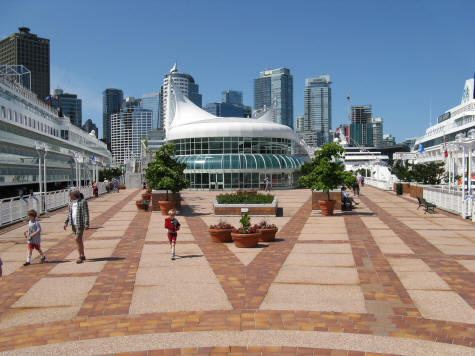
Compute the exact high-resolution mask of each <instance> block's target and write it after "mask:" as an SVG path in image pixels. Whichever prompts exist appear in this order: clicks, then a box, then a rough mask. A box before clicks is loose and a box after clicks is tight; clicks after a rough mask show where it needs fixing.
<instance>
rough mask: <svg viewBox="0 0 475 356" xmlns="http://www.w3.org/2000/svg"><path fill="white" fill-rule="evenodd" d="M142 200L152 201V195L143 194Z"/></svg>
mask: <svg viewBox="0 0 475 356" xmlns="http://www.w3.org/2000/svg"><path fill="white" fill-rule="evenodd" d="M142 199H143V200H150V199H152V194H150V193H142Z"/></svg>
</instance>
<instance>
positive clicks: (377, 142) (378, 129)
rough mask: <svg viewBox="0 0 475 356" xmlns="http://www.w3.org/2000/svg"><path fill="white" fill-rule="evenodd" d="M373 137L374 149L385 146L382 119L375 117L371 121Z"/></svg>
mask: <svg viewBox="0 0 475 356" xmlns="http://www.w3.org/2000/svg"><path fill="white" fill-rule="evenodd" d="M369 122H370V124H369V126H370V127H371V135H372V139H373V146H374V147H381V146H382V145H383V119H382V118H381V117H373V118H371V119H370V121H369Z"/></svg>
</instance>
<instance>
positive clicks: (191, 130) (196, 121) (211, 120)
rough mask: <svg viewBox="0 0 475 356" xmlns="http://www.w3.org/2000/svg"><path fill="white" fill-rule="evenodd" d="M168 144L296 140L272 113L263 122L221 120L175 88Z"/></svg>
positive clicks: (244, 119) (290, 130)
mask: <svg viewBox="0 0 475 356" xmlns="http://www.w3.org/2000/svg"><path fill="white" fill-rule="evenodd" d="M169 98H171V99H172V100H168V105H171V106H172V107H170V108H168V111H167V112H169V113H170V116H169V122H168V123H166V127H167V140H177V139H183V138H194V137H274V138H286V139H289V140H295V134H294V132H293V131H292V129H291V128H290V127H288V126H285V125H281V124H277V123H275V122H273V121H272V111H271V110H269V111H266V112H265V113H264V114H263V115H262V116H260V117H259V118H242V117H218V116H215V115H213V114H210V113H209V112H207V111H205V110H203V109H202V108H200V107H198V106H197V105H195V104H194V103H193V102H192V101H191V100H190V99H188V98H187V97H185V96H184V95H183V94H182V93H181V91H180V90H179V89H178V88H177V87H176V86H174V85H173V83H172V85H171V92H170V95H169Z"/></svg>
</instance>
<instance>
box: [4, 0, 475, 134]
mask: <svg viewBox="0 0 475 356" xmlns="http://www.w3.org/2000/svg"><path fill="white" fill-rule="evenodd" d="M425 3H426V5H427V4H430V7H427V6H424V2H421V3H419V4H412V3H411V2H409V1H405V2H399V3H398V4H397V5H395V4H385V5H382V4H379V3H377V2H376V1H365V2H361V3H359V4H358V5H355V4H351V3H350V2H347V1H343V2H341V3H340V4H329V3H326V2H318V3H317V4H313V3H310V2H303V3H300V4H293V5H289V4H287V3H285V2H281V3H276V2H267V1H264V2H262V3H259V4H253V5H252V6H251V3H250V2H247V1H244V2H242V3H240V4H237V5H236V4H235V5H233V7H231V5H229V4H221V3H219V2H216V1H209V2H205V3H200V4H189V3H185V2H181V1H178V2H173V3H171V2H170V3H167V2H162V3H160V4H156V3H152V2H144V3H143V4H142V8H143V9H147V11H145V12H144V13H143V16H145V19H142V20H140V23H139V21H138V20H133V21H132V22H131V25H130V26H125V27H124V28H119V27H114V26H113V23H114V22H115V21H116V20H117V19H121V18H125V16H126V15H127V13H128V11H129V10H130V9H128V8H127V5H126V6H123V7H121V8H120V9H117V8H111V7H110V6H111V4H112V2H108V1H106V2H104V3H101V4H100V5H98V6H97V8H95V10H96V11H95V13H94V14H92V15H91V16H90V17H89V18H88V26H85V24H84V22H83V21H84V16H85V14H86V13H87V11H88V9H89V8H90V6H91V5H92V2H90V1H85V2H84V3H82V4H75V5H74V6H73V5H68V4H62V3H59V2H58V3H56V2H55V4H56V5H55V6H52V7H49V8H50V9H51V8H55V12H54V13H53V12H51V11H48V8H47V7H46V8H45V7H44V6H41V4H36V3H35V2H33V1H26V2H25V6H26V9H27V10H25V11H23V12H22V13H18V14H17V16H9V17H8V18H7V19H5V21H2V24H1V25H0V37H2V38H3V37H5V36H8V35H10V34H11V33H14V32H16V31H17V27H19V26H28V27H30V28H31V30H32V32H33V33H37V34H38V35H39V36H41V37H45V38H49V39H50V40H51V43H50V47H51V89H54V88H56V87H58V86H59V87H61V88H63V89H64V90H65V91H67V92H72V93H75V94H78V96H79V97H80V98H82V100H83V121H85V120H87V119H89V118H92V119H93V121H94V122H95V123H96V124H97V125H98V126H99V131H100V133H101V136H102V133H103V130H102V91H103V90H104V89H106V88H110V87H115V88H120V89H122V90H123V92H124V96H135V97H140V96H141V95H143V94H146V93H150V92H156V91H159V89H160V85H161V83H162V78H163V75H164V74H166V73H167V72H168V71H169V68H170V67H171V66H172V65H173V63H174V62H175V61H177V62H178V65H179V67H180V68H181V70H182V71H183V72H186V73H189V74H191V75H192V76H193V77H194V78H195V80H196V82H197V83H198V84H199V85H200V93H201V94H202V95H203V105H204V104H206V103H208V102H216V101H219V98H220V94H221V92H222V91H223V90H226V89H235V90H240V91H242V92H243V94H244V104H245V105H250V106H252V105H253V95H254V93H253V79H254V78H256V77H257V76H258V73H259V72H260V71H263V70H266V69H273V68H278V67H286V68H289V69H290V71H291V73H292V75H293V77H294V91H293V94H294V115H293V116H294V119H295V117H296V116H298V115H302V114H303V113H304V100H303V96H304V84H305V79H306V78H311V77H317V76H320V75H324V74H328V75H330V76H331V78H332V82H333V84H332V91H333V92H332V106H333V110H332V118H333V120H332V126H333V127H334V128H335V127H338V126H339V124H341V123H347V101H346V96H347V94H348V91H350V92H351V103H352V105H365V104H371V105H372V106H373V111H374V115H376V116H382V117H384V120H385V133H391V134H392V135H394V136H396V137H397V141H402V140H403V139H404V138H406V137H410V136H418V135H422V134H423V133H424V131H425V129H426V128H427V127H428V126H429V122H430V118H429V116H430V112H432V124H434V123H435V122H436V118H437V116H438V115H440V114H442V113H443V112H444V111H445V110H447V109H448V108H450V107H453V106H455V105H457V104H458V103H459V100H460V97H461V93H460V82H462V81H464V80H465V79H466V78H468V77H471V76H472V74H473V70H474V69H475V68H474V66H473V56H474V49H473V48H472V47H470V46H467V42H466V41H468V40H467V39H465V37H464V35H463V34H468V33H469V32H468V31H469V30H470V23H471V22H470V15H469V13H472V12H473V11H470V9H475V6H474V4H472V3H471V2H468V1H455V2H452V3H451V4H447V3H445V2H438V1H433V2H430V3H429V2H425ZM279 5H281V6H279ZM284 5H285V6H284ZM4 8H5V9H6V13H13V12H14V11H16V9H15V7H14V2H13V1H10V0H7V1H6V2H5V4H4ZM72 8H73V9H74V10H75V11H76V12H77V14H78V16H77V18H74V19H71V18H70V17H69V18H67V19H65V18H64V17H63V16H58V14H61V13H66V12H67V11H69V10H71V9H72ZM230 8H232V10H233V12H231V13H230V14H228V12H229V11H228V10H229V9H230ZM50 9H49V10H50ZM210 10H213V11H214V12H216V13H217V14H220V16H217V18H216V19H213V21H212V24H210V23H207V22H209V20H210V18H211V17H210V15H209V14H207V11H210ZM264 10H265V11H266V12H265V13H266V16H263V14H264ZM106 11H110V15H111V18H115V20H114V21H112V20H111V18H109V17H108V16H105V14H106ZM170 12H171V13H173V14H175V15H177V14H181V15H182V20H183V21H184V22H185V23H186V25H184V26H178V27H174V26H173V19H172V18H171V17H170V18H169V17H167V16H163V15H162V14H164V13H170ZM15 13H16V12H15ZM317 14H327V16H323V15H322V16H316V15H317ZM362 14H364V15H365V16H366V18H367V19H368V22H367V25H364V26H361V24H360V23H359V22H358V21H357V19H358V17H359V16H358V15H362ZM450 14H457V16H458V17H457V19H456V20H455V19H454V20H452V17H451V16H450ZM81 15H84V16H81ZM154 17H155V18H156V21H155V22H153V21H147V20H151V19H152V18H154ZM172 17H173V16H172ZM213 18H214V17H213ZM283 18H288V20H289V24H288V26H281V27H279V26H277V25H276V24H277V23H278V22H279V20H280V19H283ZM310 19H312V21H313V22H312V21H311V23H308V20H310ZM258 20H259V21H261V24H262V25H263V26H258V27H257V30H253V31H257V33H253V31H250V30H249V28H248V27H249V26H250V25H251V24H253V23H254V22H255V21H258ZM273 21H275V23H274V22H273ZM119 22H120V21H119ZM317 24H318V26H317ZM134 25H135V26H134ZM224 25H226V27H225V28H226V31H222V32H224V33H218V32H220V31H217V30H216V28H217V27H219V26H224ZM264 25H265V26H264ZM312 25H314V26H312ZM269 26H270V27H269ZM160 28H166V29H168V30H167V31H165V32H166V33H164V32H163V31H160ZM58 29H61V30H58ZM191 29H193V31H191ZM316 34H319V35H320V36H321V38H320V39H321V41H320V42H319V43H318V44H316V43H314V42H315V41H312V38H313V36H315V35H316ZM461 34H462V35H461ZM252 35H254V36H252ZM467 36H468V35H467ZM222 37H226V38H227V39H228V42H229V43H227V42H224V43H223V42H222V41H221V42H220V41H209V40H210V39H214V40H216V39H220V38H222ZM262 39H265V43H266V46H263V45H262ZM124 41H125V42H129V41H135V44H134V45H135V46H136V47H137V48H141V53H142V54H144V55H143V56H132V55H128V54H124V55H123V56H117V55H116V53H117V51H118V50H120V48H121V46H122V45H123V43H124ZM282 41H284V42H285V43H286V48H285V49H284V50H283V49H282V48H280V50H279V48H278V46H277V43H281V42H282ZM242 46H244V47H242ZM243 48H245V50H243ZM232 49H234V50H232ZM304 50H305V52H304ZM462 50H463V52H460V53H463V54H464V55H463V56H460V55H456V53H458V51H462ZM124 53H125V52H124Z"/></svg>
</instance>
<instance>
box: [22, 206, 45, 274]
mask: <svg viewBox="0 0 475 356" xmlns="http://www.w3.org/2000/svg"><path fill="white" fill-rule="evenodd" d="M26 214H27V216H28V230H26V231H25V237H26V238H27V239H28V257H27V258H26V262H25V263H24V264H23V266H28V265H29V264H30V260H31V254H32V253H33V250H37V251H38V252H39V253H40V256H41V263H43V262H45V261H46V256H45V254H44V253H43V251H42V250H41V246H40V245H41V226H40V223H39V221H38V220H37V219H36V217H37V213H36V211H35V210H28V211H27V212H26Z"/></svg>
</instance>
